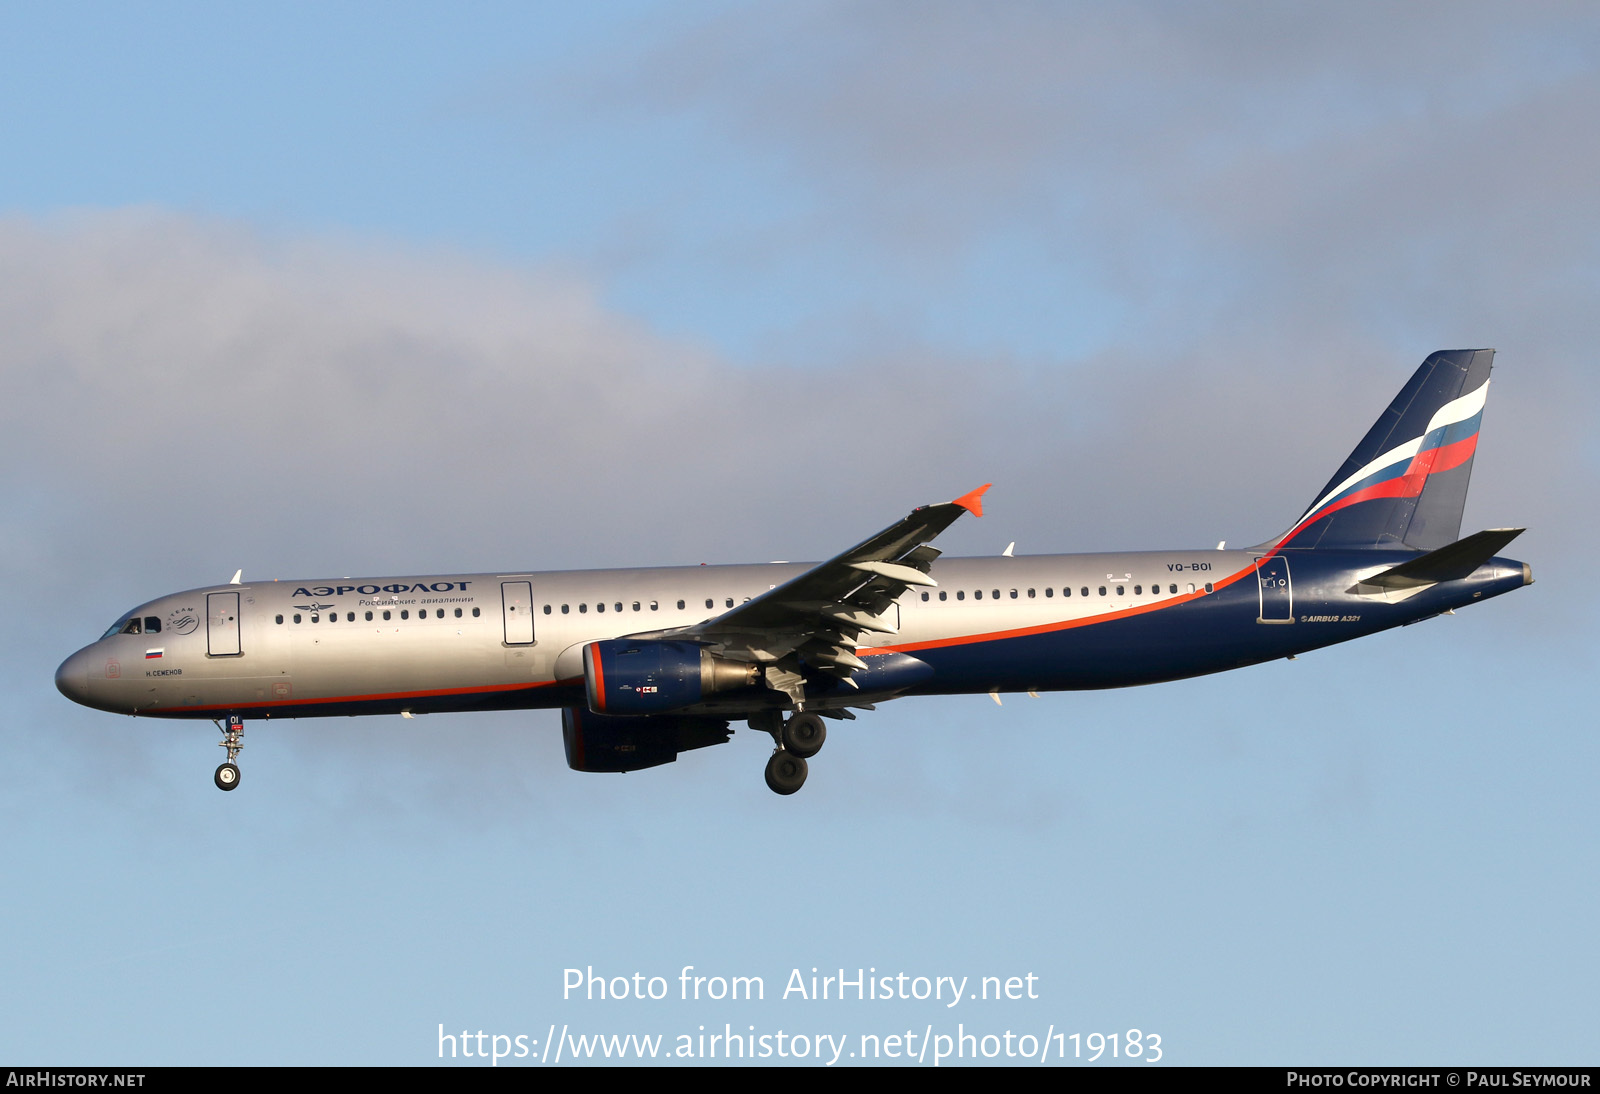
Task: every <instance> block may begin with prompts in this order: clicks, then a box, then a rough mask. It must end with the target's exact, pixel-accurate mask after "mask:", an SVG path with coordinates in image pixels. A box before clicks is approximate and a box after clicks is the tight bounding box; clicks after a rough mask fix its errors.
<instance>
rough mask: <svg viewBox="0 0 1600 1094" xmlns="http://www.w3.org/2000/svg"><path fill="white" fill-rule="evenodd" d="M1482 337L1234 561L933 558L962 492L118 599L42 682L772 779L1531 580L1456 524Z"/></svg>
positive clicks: (798, 776)
mask: <svg viewBox="0 0 1600 1094" xmlns="http://www.w3.org/2000/svg"><path fill="white" fill-rule="evenodd" d="M1493 358H1494V351H1493V350H1487V349H1482V350H1449V351H1442V352H1439V353H1435V354H1433V355H1432V356H1430V357H1429V358H1428V359H1427V360H1426V361H1425V362H1424V363H1423V365H1422V367H1421V368H1420V369H1418V370H1417V372H1416V374H1415V375H1414V376H1412V378H1411V381H1410V382H1409V383H1408V384H1406V386H1405V388H1404V390H1402V391H1401V392H1400V394H1399V395H1398V396H1397V397H1396V398H1395V400H1394V402H1392V403H1390V404H1389V408H1388V409H1387V410H1385V411H1384V412H1383V416H1382V417H1380V418H1379V419H1378V421H1377V424H1376V425H1374V426H1373V427H1372V429H1371V430H1370V431H1368V433H1367V435H1366V437H1365V438H1364V439H1363V440H1362V442H1361V443H1360V444H1359V445H1357V446H1356V449H1355V451H1354V452H1352V453H1351V454H1350V458H1349V459H1348V460H1346V461H1345V462H1344V465H1343V466H1342V467H1340V468H1339V470H1338V471H1336V472H1335V473H1334V475H1333V478H1331V479H1330V480H1328V484H1327V486H1325V487H1324V488H1323V489H1322V490H1321V491H1320V492H1319V493H1318V494H1317V495H1316V498H1315V499H1314V500H1313V501H1312V503H1311V506H1310V507H1309V508H1308V509H1307V510H1306V511H1305V513H1304V514H1303V515H1302V516H1301V517H1300V519H1299V520H1297V521H1295V522H1294V524H1293V525H1292V526H1291V527H1290V528H1289V530H1288V531H1286V532H1284V533H1283V534H1282V535H1280V536H1277V537H1275V538H1274V539H1272V540H1269V541H1268V542H1266V543H1263V544H1261V545H1260V546H1257V547H1252V548H1250V549H1249V550H1243V551H1240V550H1234V551H1229V550H1224V549H1222V546H1221V545H1219V546H1218V548H1217V549H1216V550H1180V551H1149V552H1139V553H1135V554H1091V555H1039V556H1032V557H1019V558H1013V557H1009V556H1002V557H995V558H962V559H941V558H940V557H939V552H938V551H937V550H935V549H934V548H933V547H932V546H930V543H931V541H932V540H933V539H934V538H935V537H936V536H938V534H939V533H940V532H942V531H944V529H945V528H947V527H949V525H950V524H951V523H952V522H953V521H955V520H956V519H957V518H959V517H960V516H961V515H962V514H964V513H972V514H973V515H975V516H982V515H983V514H982V496H983V492H984V490H986V489H987V487H980V488H978V489H977V490H974V491H972V492H971V493H969V494H967V495H965V496H964V497H961V498H957V499H956V500H955V501H953V502H947V503H945V504H943V505H929V506H924V507H923V508H920V509H917V510H915V511H913V512H912V513H911V514H910V515H909V516H907V517H906V518H905V519H904V520H902V521H899V522H897V523H895V524H893V525H891V526H889V527H888V528H885V529H884V530H883V531H881V532H879V533H878V534H877V535H875V536H871V537H870V538H868V539H866V540H864V541H862V542H861V543H859V544H857V545H856V546H854V547H852V548H850V549H849V550H848V551H845V552H844V553H843V554H841V555H838V556H837V557H835V558H832V559H830V560H828V561H827V562H823V563H820V564H816V565H789V564H780V563H773V564H770V565H758V566H695V567H676V568H670V569H654V570H589V571H576V572H566V573H533V572H526V573H486V574H466V575H449V576H433V575H423V576H418V575H407V576H402V577H375V578H361V579H350V578H341V579H339V580H337V581H335V580H329V579H321V580H309V581H278V582H267V583H264V584H263V583H241V582H240V580H239V576H238V575H235V578H234V581H233V582H232V583H231V584H228V585H220V586H212V587H209V588H203V589H195V590H192V591H190V592H185V593H178V594H176V595H173V596H164V597H161V598H160V599H158V600H152V601H150V602H149V603H147V604H141V605H140V606H139V607H137V608H135V609H134V610H133V611H131V612H129V613H127V614H126V615H124V616H123V617H122V618H120V619H118V620H117V621H116V622H115V623H114V624H112V625H111V627H110V628H109V629H108V630H107V631H106V632H105V634H104V635H103V636H101V638H100V640H99V641H97V642H95V643H93V644H92V645H89V646H86V647H85V648H83V649H81V650H79V651H78V652H77V653H75V654H73V655H72V656H71V657H69V658H67V660H66V661H65V662H64V663H63V664H62V665H61V668H60V669H58V670H57V672H56V686H57V687H58V688H59V689H60V690H61V692H62V693H63V694H64V695H66V696H67V697H68V698H70V699H72V700H74V701H76V702H79V703H83V704H85V705H87V706H91V707H96V708H98V709H100V710H107V711H113V712H116V713H120V714H132V715H137V716H140V717H150V718H207V719H212V720H214V721H216V722H217V724H218V725H219V727H221V728H222V732H223V734H224V739H223V741H222V742H221V744H222V746H223V747H225V748H226V749H227V752H228V758H227V761H226V762H225V763H223V764H222V765H221V766H220V767H218V768H217V771H216V780H215V781H216V784H217V786H218V787H220V788H221V789H223V790H232V789H234V788H235V787H237V786H238V785H239V768H238V766H237V765H236V763H235V761H236V760H237V758H238V754H239V750H240V748H241V747H242V739H241V733H242V731H243V728H244V720H245V719H246V718H261V719H270V718H315V717H330V716H333V715H341V714H345V715H349V714H391V715H392V714H400V715H403V716H407V717H409V716H411V715H414V714H425V713H436V712H440V711H467V710H500V709H508V708H509V709H526V708H535V707H558V708H560V710H561V730H562V738H563V740H564V743H565V745H566V753H567V763H568V764H569V765H570V766H571V767H572V768H574V769H575V770H578V771H634V770H637V769H640V768H646V767H654V766H657V765H659V764H666V763H671V762H673V761H675V760H676V759H677V758H678V756H679V754H680V753H683V752H686V751H689V750H690V749H695V748H701V747H704V746H706V745H712V744H721V743H723V742H725V741H727V739H728V737H729V735H730V733H731V730H730V728H729V723H730V722H732V721H745V722H748V723H749V725H750V727H751V729H753V730H758V731H760V732H763V733H767V734H770V735H771V736H772V740H773V743H774V746H775V747H774V750H773V753H772V756H771V758H770V759H769V760H768V761H767V768H766V779H767V785H768V786H770V787H771V788H772V789H773V790H774V791H776V792H777V793H779V794H792V793H794V792H795V791H796V790H799V789H800V787H801V785H802V784H804V782H805V781H806V774H807V764H806V761H807V759H808V758H809V757H811V756H814V755H815V754H816V753H817V751H818V750H819V749H820V748H821V747H822V744H823V740H824V738H825V737H826V729H825V723H824V721H823V719H825V718H829V719H853V718H854V717H855V714H854V711H857V710H871V709H873V707H874V705H875V704H877V703H882V702H884V701H886V700H889V699H897V698H900V697H902V696H906V695H950V694H973V693H979V694H981V693H984V692H988V693H991V694H993V695H994V696H996V697H997V698H998V696H999V695H1000V693H1002V692H1020V691H1027V692H1038V691H1056V690H1073V689H1081V688H1112V687H1125V686H1128V685H1131V684H1153V683H1157V682H1160V681H1164V680H1178V679H1182V678H1184V677H1188V676H1198V675H1201V674H1203V673H1210V672H1220V671H1222V670H1224V669H1232V668H1238V667H1240V666H1243V665H1254V664H1257V663H1259V662H1262V661H1270V660H1273V659H1274V658H1280V657H1292V656H1294V655H1295V654H1298V653H1303V652H1305V651H1307V650H1313V649H1317V648H1318V647H1321V646H1328V645H1332V644H1333V643H1335V642H1345V641H1348V640H1349V639H1352V638H1359V637H1361V636H1362V635H1367V634H1372V633H1374V632H1375V631H1382V630H1387V629H1388V628H1390V627H1398V626H1400V625H1402V624H1406V623H1414V622H1416V621H1417V620H1419V619H1426V618H1428V617H1429V616H1434V615H1439V614H1441V613H1446V612H1451V611H1453V610H1454V609H1456V608H1459V607H1462V606H1463V605H1467V604H1472V603H1475V602H1477V601H1479V600H1485V599H1487V598H1489V597H1492V596H1499V595H1500V594H1501V593H1505V592H1510V591H1511V590H1512V589H1516V588H1519V587H1521V586H1523V585H1528V584H1531V583H1532V581H1533V575H1532V572H1531V571H1530V570H1529V568H1528V566H1527V565H1526V564H1524V563H1521V562H1514V561H1511V560H1510V559H1506V558H1499V557H1496V554H1497V552H1499V551H1500V550H1501V549H1502V548H1503V547H1505V545H1506V544H1507V543H1509V542H1510V541H1511V540H1512V539H1513V538H1514V537H1515V536H1516V535H1517V534H1518V533H1519V532H1521V531H1522V529H1520V528H1495V529H1489V530H1487V531H1482V532H1478V533H1476V534H1474V535H1470V536H1467V537H1466V538H1465V539H1458V538H1457V537H1458V535H1459V534H1460V530H1461V513H1462V509H1463V507H1464V505H1465V502H1466V496H1467V480H1468V477H1469V476H1470V475H1471V472H1472V459H1473V453H1474V451H1475V449H1476V447H1477V443H1478V426H1479V422H1480V420H1481V419H1482V416H1483V406H1484V397H1485V396H1486V395H1487V393H1488V390H1489V369H1490V365H1491V362H1492V361H1493Z"/></svg>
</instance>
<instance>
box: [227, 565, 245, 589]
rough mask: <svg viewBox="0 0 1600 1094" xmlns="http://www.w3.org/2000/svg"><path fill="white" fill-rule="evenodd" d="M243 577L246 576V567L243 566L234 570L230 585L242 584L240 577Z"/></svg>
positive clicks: (229, 581)
mask: <svg viewBox="0 0 1600 1094" xmlns="http://www.w3.org/2000/svg"><path fill="white" fill-rule="evenodd" d="M242 577H244V568H243V567H242V566H241V567H240V568H239V569H237V570H235V571H233V577H232V578H230V579H229V580H228V584H229V585H238V584H241V582H240V580H239V579H240V578H242Z"/></svg>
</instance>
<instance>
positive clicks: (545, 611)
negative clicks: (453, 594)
mask: <svg viewBox="0 0 1600 1094" xmlns="http://www.w3.org/2000/svg"><path fill="white" fill-rule="evenodd" d="M456 614H457V615H460V614H461V609H460V608H457V609H456ZM544 614H545V615H549V614H550V605H548V604H546V605H545V606H544Z"/></svg>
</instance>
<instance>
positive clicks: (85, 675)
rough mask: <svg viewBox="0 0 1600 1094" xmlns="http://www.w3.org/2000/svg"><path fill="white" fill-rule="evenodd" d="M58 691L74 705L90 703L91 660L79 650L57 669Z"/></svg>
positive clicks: (85, 652) (83, 651)
mask: <svg viewBox="0 0 1600 1094" xmlns="http://www.w3.org/2000/svg"><path fill="white" fill-rule="evenodd" d="M56 690H57V691H59V692H60V693H61V694H62V695H65V696H66V697H67V698H68V699H71V700H72V701H73V702H74V703H84V704H87V703H88V702H89V658H88V653H87V651H86V650H79V651H78V652H77V653H75V654H73V655H72V656H71V657H69V658H67V659H66V660H65V661H63V662H61V667H60V668H58V669H56Z"/></svg>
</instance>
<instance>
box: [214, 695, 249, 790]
mask: <svg viewBox="0 0 1600 1094" xmlns="http://www.w3.org/2000/svg"><path fill="white" fill-rule="evenodd" d="M217 728H218V729H221V730H222V740H220V741H218V742H217V747H219V748H225V749H227V750H228V759H227V761H226V762H224V763H223V764H222V765H221V766H220V767H218V768H217V773H216V775H215V776H213V778H212V781H213V782H215V783H216V784H217V789H218V790H232V789H233V788H234V787H236V786H238V785H239V765H238V764H236V763H234V762H233V761H234V760H236V759H238V758H239V753H240V752H241V751H243V750H244V741H243V740H242V738H243V737H244V719H243V718H241V717H239V716H238V715H237V714H230V715H228V725H227V728H226V729H223V727H222V726H221V725H220V724H219V725H218V726H217Z"/></svg>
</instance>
